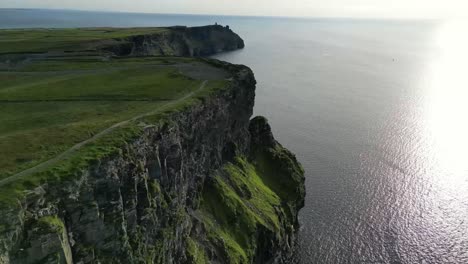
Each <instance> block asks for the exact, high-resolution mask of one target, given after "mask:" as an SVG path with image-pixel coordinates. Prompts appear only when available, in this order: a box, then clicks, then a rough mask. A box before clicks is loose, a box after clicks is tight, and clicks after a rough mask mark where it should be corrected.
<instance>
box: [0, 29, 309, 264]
mask: <svg viewBox="0 0 468 264" xmlns="http://www.w3.org/2000/svg"><path fill="white" fill-rule="evenodd" d="M180 30H181V31H182V32H186V31H187V29H185V28H182V29H180ZM195 31H196V30H195ZM197 32H198V31H197ZM177 34H178V33H177ZM183 34H185V33H183ZM196 34H203V33H196ZM146 41H147V40H144V41H142V42H141V43H147V42H146ZM150 41H154V40H150ZM137 43H140V42H138V41H137V42H135V44H133V48H132V49H131V50H132V52H131V54H133V55H137V54H144V53H145V52H149V51H150V49H146V48H145V49H140V48H138V47H143V46H146V44H144V45H140V44H137ZM226 45H227V44H226ZM155 46H157V45H155ZM192 47H195V46H192ZM218 49H219V46H216V45H211V46H210V45H208V47H207V48H200V49H196V48H194V49H193V53H192V55H194V54H195V53H196V52H198V54H202V53H200V52H201V50H207V51H213V50H218ZM223 49H226V47H224V48H223ZM137 50H144V51H142V53H139V52H140V51H137ZM195 50H197V51H196V52H195ZM151 52H152V51H151ZM190 52H192V51H190ZM203 52H205V51H203ZM117 53H118V52H117ZM53 63H54V64H53V65H55V63H57V62H56V61H54V62H53ZM100 63H101V62H100ZM102 63H104V62H102ZM105 63H107V64H106V65H107V67H109V66H108V64H109V62H105ZM121 63H123V62H122V61H121V59H119V62H118V65H121ZM129 63H132V64H134V63H135V61H134V59H131V60H130V61H129ZM150 63H151V64H148V65H153V64H155V63H157V64H158V65H156V66H154V67H157V68H158V69H159V68H161V67H162V66H161V63H163V67H166V66H165V65H166V64H169V65H170V67H172V68H175V69H177V71H178V72H182V73H184V74H187V76H188V77H184V78H188V79H187V80H186V79H184V78H182V77H180V79H181V80H180V81H179V82H182V81H183V82H185V81H193V80H192V79H193V78H197V77H199V75H200V73H198V72H195V73H194V71H193V70H187V67H188V66H186V64H182V63H181V62H179V61H176V62H174V63H172V62H167V61H165V60H163V61H162V62H161V61H160V60H158V61H150ZM187 64H190V65H196V67H202V68H200V69H203V72H205V73H206V72H208V71H213V72H215V71H216V72H217V71H222V72H224V73H223V74H221V73H218V72H217V73H216V74H218V75H220V76H226V78H227V80H226V81H222V82H221V83H222V84H223V85H222V86H213V88H209V89H208V88H205V90H202V91H198V90H197V91H196V92H197V94H195V95H193V96H192V95H191V97H188V96H186V97H184V98H187V99H184V100H177V101H174V102H175V103H174V104H173V105H171V106H170V107H165V108H164V109H163V110H161V111H160V112H157V113H152V114H151V115H149V114H147V115H144V116H140V117H141V118H138V119H132V120H131V121H130V122H129V123H128V126H126V127H122V128H121V129H120V130H118V131H116V133H117V132H118V136H113V137H112V138H111V136H110V135H107V136H103V137H102V138H101V139H99V140H97V141H96V142H93V143H91V144H90V145H91V146H89V147H88V148H87V149H85V150H86V151H84V150H83V151H78V152H77V153H75V154H73V155H71V156H70V157H67V158H66V159H64V160H63V161H60V162H57V164H56V165H54V166H51V168H50V169H48V168H47V169H43V170H42V171H38V172H37V173H35V174H32V175H30V176H28V177H27V178H20V179H18V180H15V181H14V182H13V181H11V182H8V183H7V184H4V185H0V192H2V195H1V196H0V213H1V215H2V218H1V219H0V263H282V262H283V261H284V259H287V257H288V254H289V253H290V251H289V249H290V247H291V246H292V245H293V243H294V239H295V231H296V230H297V228H298V222H297V214H298V211H299V209H300V208H301V207H302V206H303V203H304V195H305V193H304V177H303V170H302V168H301V166H300V164H299V163H298V162H297V161H296V159H295V157H294V155H293V154H291V153H290V152H289V151H288V150H286V149H285V148H283V147H282V146H281V145H280V144H279V143H278V142H277V141H276V140H275V139H274V138H273V135H272V133H271V130H270V127H269V125H268V123H267V121H266V119H265V118H262V117H256V118H254V119H252V120H250V118H251V116H252V111H253V105H254V97H255V83H256V82H255V79H254V75H253V73H252V72H251V70H250V69H249V68H247V67H245V66H241V65H231V64H228V63H224V62H220V61H216V60H208V59H199V60H195V61H194V60H189V61H188V62H187ZM53 65H52V66H53ZM99 65H100V64H99ZM203 65H209V67H210V68H208V66H203ZM39 66H40V67H39ZM39 66H36V68H40V69H41V70H42V69H43V68H44V67H45V66H44V64H40V65H39ZM52 66H51V65H50V64H47V69H52V70H53V71H52V72H53V73H55V68H53V67H52ZM51 67H52V68H51ZM56 67H58V68H63V67H64V66H63V65H62V64H60V65H59V66H56ZM68 67H70V66H68ZM79 67H80V69H82V67H83V65H82V64H80V65H79ZM119 67H120V68H121V67H122V66H119ZM140 67H141V66H140ZM145 67H149V66H145ZM203 67H205V68H203ZM120 68H119V69H120ZM212 68H213V69H212ZM215 69H217V70H215ZM82 71H83V70H81V71H80V72H79V73H78V74H80V76H81V75H82V74H83V72H82ZM107 71H110V70H107ZM139 71H141V69H140V70H139ZM106 73H107V72H106ZM67 74H70V70H69V69H68V68H67ZM174 74H175V73H174V72H169V77H168V79H167V80H173V79H171V78H175V77H174ZM74 78H76V76H75V77H74ZM145 78H146V77H145ZM177 78H179V77H177ZM200 78H202V79H205V78H213V77H211V76H205V75H204V76H202V77H200ZM209 82H215V81H214V80H211V79H210V81H209ZM216 82H218V81H216ZM205 83H206V80H205V82H204V83H203V84H202V85H201V86H200V88H202V87H204V86H205V85H204V84H205ZM120 89H121V88H120ZM47 95H48V96H51V93H48V94H47ZM1 96H2V95H1V94H0V97H1ZM100 96H102V95H100ZM112 96H113V97H112V100H116V97H115V94H112ZM158 96H159V95H158ZM147 97H148V95H145V98H147ZM166 97H167V96H166ZM9 98H12V97H11V95H10V97H9ZM73 98H74V97H73ZM86 98H88V97H86ZM158 98H159V97H158ZM91 99H92V100H95V99H94V98H91ZM137 99H138V100H141V99H139V98H137ZM10 100H11V99H10ZM22 100H23V99H22ZM54 100H56V99H54ZM73 100H74V99H73ZM124 100H129V99H128V98H124ZM165 100H167V99H165Z"/></svg>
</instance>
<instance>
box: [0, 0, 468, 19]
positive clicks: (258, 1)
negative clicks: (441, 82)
mask: <svg viewBox="0 0 468 264" xmlns="http://www.w3.org/2000/svg"><path fill="white" fill-rule="evenodd" d="M0 7H17V8H66V9H81V10H107V11H127V12H149V13H189V14H224V15H266V16H327V17H329V16H331V17H397V18H398V17H404V18H441V17H442V18H444V17H445V18H446V17H463V16H468V0H0Z"/></svg>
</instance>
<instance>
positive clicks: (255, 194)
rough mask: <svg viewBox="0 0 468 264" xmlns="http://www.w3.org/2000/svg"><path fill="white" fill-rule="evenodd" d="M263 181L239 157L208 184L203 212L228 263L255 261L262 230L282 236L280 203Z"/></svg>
mask: <svg viewBox="0 0 468 264" xmlns="http://www.w3.org/2000/svg"><path fill="white" fill-rule="evenodd" d="M264 179H265V175H263V174H261V173H259V171H258V170H257V169H256V168H255V167H254V166H253V165H252V164H251V163H250V162H248V161H247V159H246V158H244V157H236V158H235V161H234V162H233V163H228V164H227V165H225V166H224V167H223V168H222V169H221V170H220V171H219V173H218V174H217V175H215V176H214V177H213V178H212V179H210V180H208V181H207V183H206V184H205V187H204V190H203V199H202V203H201V211H202V215H203V222H204V224H205V228H206V229H207V230H208V234H207V236H208V239H209V240H210V241H211V242H212V243H213V244H215V245H217V246H218V247H219V248H221V249H222V250H223V251H224V252H225V255H226V257H227V258H228V260H229V261H228V262H229V263H248V262H249V261H250V260H251V259H252V258H253V257H254V254H255V251H256V246H257V245H256V239H257V232H258V230H259V227H260V226H261V227H262V228H266V229H268V230H271V231H272V232H274V233H277V234H278V235H279V234H281V232H280V229H281V224H280V221H279V217H280V215H282V214H284V213H283V212H282V207H281V200H280V197H279V196H278V195H277V194H276V193H275V192H273V191H272V190H271V189H270V188H269V187H268V186H267V185H266V184H265V183H264Z"/></svg>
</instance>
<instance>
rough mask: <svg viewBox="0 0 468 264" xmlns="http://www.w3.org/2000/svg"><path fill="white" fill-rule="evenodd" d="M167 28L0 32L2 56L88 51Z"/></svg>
mask: <svg viewBox="0 0 468 264" xmlns="http://www.w3.org/2000/svg"><path fill="white" fill-rule="evenodd" d="M165 30H167V29H165V28H120V29H118V28H81V29H76V28H72V29H8V30H0V54H5V53H24V52H47V51H63V50H73V51H85V50H89V49H93V47H94V43H96V42H98V41H102V40H112V39H114V38H125V37H128V36H134V35H143V34H155V33H161V32H164V31H165Z"/></svg>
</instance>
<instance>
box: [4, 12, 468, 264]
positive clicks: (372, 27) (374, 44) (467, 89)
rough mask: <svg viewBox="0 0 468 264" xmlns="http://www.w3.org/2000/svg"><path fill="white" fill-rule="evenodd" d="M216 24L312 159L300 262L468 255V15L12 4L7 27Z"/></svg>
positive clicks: (301, 154) (289, 141)
mask: <svg viewBox="0 0 468 264" xmlns="http://www.w3.org/2000/svg"><path fill="white" fill-rule="evenodd" d="M215 22H218V23H220V24H228V25H230V26H231V28H232V29H233V30H234V31H236V32H237V33H239V34H240V35H241V37H243V38H244V40H245V42H246V48H245V49H244V50H241V51H235V52H231V53H226V54H221V55H218V56H216V58H219V59H222V60H227V61H230V62H233V63H241V64H246V65H248V66H250V67H251V68H252V69H253V70H254V72H255V74H256V78H257V80H258V87H257V98H256V105H255V112H256V114H261V115H265V116H266V117H268V119H269V120H270V123H271V124H272V127H273V130H274V133H275V135H276V137H277V138H278V139H279V141H281V143H283V145H285V146H286V147H288V148H289V149H291V150H292V151H293V152H294V153H296V154H297V156H298V158H299V160H300V161H301V162H302V164H303V165H304V168H305V170H306V178H307V181H306V185H307V198H306V206H305V208H304V209H303V210H302V212H301V223H302V229H301V230H300V232H299V245H298V247H297V249H296V254H295V259H294V262H297V263H468V155H467V151H468V122H467V116H468V103H467V97H468V81H467V76H468V71H467V69H468V66H467V63H468V52H467V50H466V49H468V37H467V34H468V32H467V30H466V29H467V28H468V27H467V26H466V24H462V22H455V21H446V22H444V21H439V22H434V21H433V22H429V21H426V22H424V21H380V20H352V19H308V20H306V19H286V18H283V19H281V18H254V17H250V18H246V17H221V16H216V17H215V16H190V15H154V14H128V13H97V12H96V13H89V12H77V11H48V10H1V9H0V27H2V28H13V27H91V26H120V27H129V26H169V25H205V24H214V23H215Z"/></svg>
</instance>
